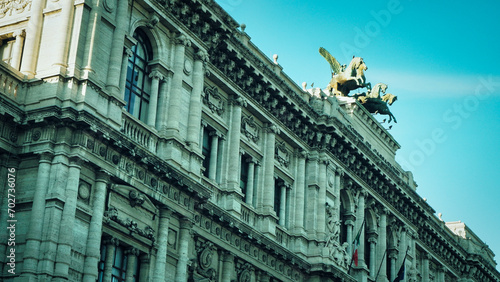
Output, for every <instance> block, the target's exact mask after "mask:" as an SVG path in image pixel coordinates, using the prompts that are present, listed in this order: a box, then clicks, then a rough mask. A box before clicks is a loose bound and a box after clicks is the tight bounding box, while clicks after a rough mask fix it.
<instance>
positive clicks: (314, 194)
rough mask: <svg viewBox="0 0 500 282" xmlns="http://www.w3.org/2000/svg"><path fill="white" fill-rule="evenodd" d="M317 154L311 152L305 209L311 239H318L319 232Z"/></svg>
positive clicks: (308, 162)
mask: <svg viewBox="0 0 500 282" xmlns="http://www.w3.org/2000/svg"><path fill="white" fill-rule="evenodd" d="M318 161H319V160H318V155H317V152H311V153H310V154H309V156H308V159H307V172H306V175H307V180H306V181H307V186H306V193H307V195H306V201H307V203H308V204H307V205H306V208H305V214H306V220H305V228H306V232H307V234H308V235H309V236H310V238H316V234H317V233H316V232H317V221H318V219H317V216H318V203H317V201H318V191H319V186H318V171H319V167H318V165H319V163H318Z"/></svg>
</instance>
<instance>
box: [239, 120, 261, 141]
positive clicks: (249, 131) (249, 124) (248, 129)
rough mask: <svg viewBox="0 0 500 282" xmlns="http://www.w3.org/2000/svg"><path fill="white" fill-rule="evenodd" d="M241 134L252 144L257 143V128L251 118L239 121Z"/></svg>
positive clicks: (258, 131)
mask: <svg viewBox="0 0 500 282" xmlns="http://www.w3.org/2000/svg"><path fill="white" fill-rule="evenodd" d="M241 132H242V133H243V134H245V136H246V137H247V138H248V139H250V140H252V141H253V142H254V143H257V141H259V133H260V130H259V127H258V126H257V124H256V123H255V121H254V119H253V116H249V117H243V118H242V120H241Z"/></svg>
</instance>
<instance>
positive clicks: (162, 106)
mask: <svg viewBox="0 0 500 282" xmlns="http://www.w3.org/2000/svg"><path fill="white" fill-rule="evenodd" d="M171 81H172V77H171V74H170V73H169V74H167V75H166V76H165V77H164V78H163V83H160V91H159V97H158V105H159V107H158V113H157V115H156V129H158V132H159V134H160V136H161V137H164V136H165V134H166V130H167V115H168V102H169V101H168V100H169V87H170V82H171Z"/></svg>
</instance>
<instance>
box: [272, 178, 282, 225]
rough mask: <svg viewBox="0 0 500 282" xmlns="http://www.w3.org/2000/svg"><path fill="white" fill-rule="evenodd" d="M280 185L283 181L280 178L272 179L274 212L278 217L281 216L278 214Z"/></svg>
mask: <svg viewBox="0 0 500 282" xmlns="http://www.w3.org/2000/svg"><path fill="white" fill-rule="evenodd" d="M281 186H283V181H281V180H280V179H276V180H275V181H274V212H275V213H276V216H277V217H278V218H279V217H280V216H282V215H281V214H280V206H281Z"/></svg>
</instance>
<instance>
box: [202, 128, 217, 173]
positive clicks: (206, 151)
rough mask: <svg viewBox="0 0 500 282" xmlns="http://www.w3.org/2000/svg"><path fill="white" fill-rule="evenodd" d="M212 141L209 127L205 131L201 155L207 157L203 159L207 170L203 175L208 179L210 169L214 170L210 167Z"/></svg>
mask: <svg viewBox="0 0 500 282" xmlns="http://www.w3.org/2000/svg"><path fill="white" fill-rule="evenodd" d="M211 139H212V138H211V136H210V131H209V130H208V128H207V127H205V128H204V129H203V142H202V147H201V153H202V155H203V156H204V157H205V158H204V159H203V168H204V169H205V170H204V171H203V175H204V176H205V177H208V172H209V169H214V168H211V167H210V151H211V149H212V144H211V141H212V140H211Z"/></svg>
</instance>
